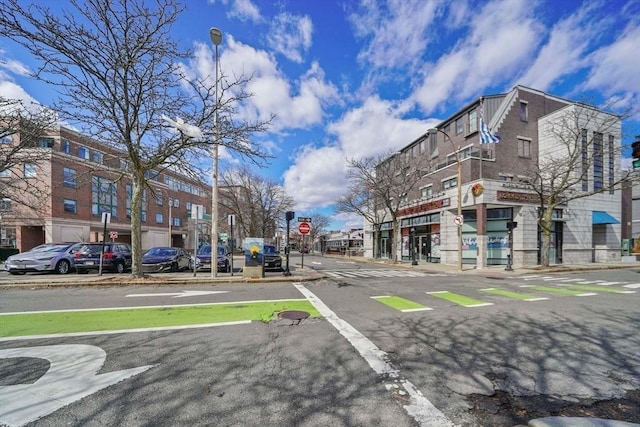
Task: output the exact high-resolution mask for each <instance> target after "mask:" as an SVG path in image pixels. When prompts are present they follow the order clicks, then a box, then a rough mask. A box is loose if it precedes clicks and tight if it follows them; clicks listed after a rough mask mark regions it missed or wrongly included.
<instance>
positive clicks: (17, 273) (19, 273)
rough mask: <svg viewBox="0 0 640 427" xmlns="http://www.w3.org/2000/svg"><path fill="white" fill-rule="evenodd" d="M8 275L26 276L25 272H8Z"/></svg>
mask: <svg viewBox="0 0 640 427" xmlns="http://www.w3.org/2000/svg"><path fill="white" fill-rule="evenodd" d="M9 274H13V275H14V276H22V275H23V274H26V271H10V272H9Z"/></svg>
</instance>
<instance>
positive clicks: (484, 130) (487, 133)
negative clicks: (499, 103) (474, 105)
mask: <svg viewBox="0 0 640 427" xmlns="http://www.w3.org/2000/svg"><path fill="white" fill-rule="evenodd" d="M498 142H500V137H499V136H498V134H496V133H493V132H491V130H490V129H489V126H487V124H486V123H485V122H484V117H482V108H480V143H481V144H496V143H498Z"/></svg>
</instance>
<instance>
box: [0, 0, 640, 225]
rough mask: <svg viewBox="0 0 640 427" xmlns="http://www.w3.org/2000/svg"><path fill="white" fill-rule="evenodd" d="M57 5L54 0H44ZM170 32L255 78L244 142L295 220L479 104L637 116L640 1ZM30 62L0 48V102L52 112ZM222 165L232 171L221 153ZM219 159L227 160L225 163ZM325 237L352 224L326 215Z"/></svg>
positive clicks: (226, 18)
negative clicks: (352, 178)
mask: <svg viewBox="0 0 640 427" xmlns="http://www.w3.org/2000/svg"><path fill="white" fill-rule="evenodd" d="M50 1H52V2H53V0H50ZM186 4H187V10H186V12H185V13H184V15H183V16H182V17H181V18H180V20H179V22H178V24H177V25H176V27H175V36H176V38H177V39H178V40H180V43H182V44H184V45H185V46H188V47H191V48H193V49H194V53H195V54H194V58H193V60H192V61H191V62H190V63H189V64H186V66H187V67H189V68H191V69H192V70H193V72H194V73H198V74H201V75H207V74H210V73H211V70H213V64H214V56H213V49H212V45H211V42H210V40H209V28H210V27H212V26H215V27H218V28H219V29H220V30H222V32H223V41H222V44H221V46H220V47H219V53H220V66H221V69H222V70H223V72H224V74H226V75H230V74H232V73H244V74H245V75H248V74H253V76H254V77H253V79H252V81H251V82H250V85H249V87H248V90H249V91H250V92H253V93H254V96H253V97H252V98H251V101H250V104H249V105H246V106H245V108H243V109H242V110H241V111H240V113H239V114H243V115H245V116H246V117H247V118H254V119H255V118H266V117H268V116H270V115H271V114H275V115H276V119H275V121H274V122H273V126H272V127H271V128H270V131H269V133H267V134H264V135H261V136H260V137H257V138H256V140H255V141H254V142H255V143H257V144H263V145H264V147H265V148H267V149H268V150H269V151H270V152H271V153H272V154H273V155H274V156H275V158H274V159H273V161H272V162H271V166H270V167H269V168H267V169H264V170H262V172H261V173H262V174H263V175H265V176H269V177H272V178H273V179H275V180H277V181H278V182H280V183H281V184H282V185H283V186H284V188H285V190H286V191H287V193H288V194H289V195H291V196H292V197H294V199H295V201H296V207H295V210H296V212H297V213H298V214H299V215H305V214H310V213H311V212H312V211H321V212H323V213H325V214H332V204H333V202H334V201H335V200H336V199H337V198H338V197H340V196H341V195H342V194H343V192H344V191H345V188H346V185H345V179H344V173H345V164H346V159H349V158H360V157H362V156H368V155H376V154H380V153H384V152H387V151H388V150H396V149H399V148H402V147H403V146H405V145H407V144H408V143H410V142H411V141H413V140H414V139H415V138H417V137H418V136H420V135H421V134H423V133H424V132H425V131H426V130H427V129H428V128H429V127H432V126H433V125H434V124H437V123H439V122H440V121H441V120H442V119H444V118H447V117H448V116H449V115H451V114H453V113H455V112H456V111H457V110H458V109H459V108H461V107H462V106H463V105H465V104H466V103H468V102H470V101H472V100H474V99H476V98H478V97H479V96H481V95H486V94H494V93H504V92H506V91H508V90H510V89H511V88H512V87H513V86H515V85H516V84H521V85H525V86H529V87H533V88H535V89H539V90H543V91H546V92H549V93H552V94H554V95H558V96H562V97H566V98H569V99H574V100H582V101H588V102H590V103H592V104H596V105H604V104H607V103H609V102H611V101H612V100H613V99H615V100H617V105H618V106H619V107H620V109H621V111H622V110H624V109H629V108H633V109H634V111H635V114H634V115H633V117H632V118H631V119H629V120H627V121H625V122H624V124H623V133H624V143H627V144H628V143H629V142H630V141H631V140H632V139H633V137H634V135H638V134H640V113H638V106H639V105H640V54H639V53H638V52H639V51H640V47H639V46H640V0H630V1H623V0H602V1H598V0H594V1H589V0H586V1H577V0H561V1H558V0H503V1H473V0H468V1H465V0H456V1H439V0H387V1H383V0H344V1H333V0H313V1H312V0H280V1H277V2H273V1H258V0H209V1H205V0H189V1H188V2H186ZM33 67H34V63H33V60H32V59H31V58H30V57H29V56H28V55H27V54H25V52H23V51H21V50H20V49H19V48H17V47H16V46H15V45H14V44H11V43H9V42H8V41H6V40H0V93H1V94H2V95H3V96H6V97H17V98H23V99H34V100H37V101H39V102H41V103H43V104H47V103H50V102H51V100H52V99H53V97H54V96H55V92H54V90H53V88H49V87H45V86H43V85H42V84H40V83H38V82H36V81H34V80H33V79H32V78H30V77H29V76H28V71H29V70H31V69H33ZM222 157H223V162H222V165H223V167H224V166H231V165H232V164H233V160H232V159H231V158H230V157H229V156H228V155H225V153H224V152H223V153H222ZM225 159H226V160H225ZM334 219H335V222H334V228H343V229H347V228H349V227H351V226H354V227H359V226H361V224H362V221H361V220H359V219H354V218H346V217H337V216H336V217H335V218H334Z"/></svg>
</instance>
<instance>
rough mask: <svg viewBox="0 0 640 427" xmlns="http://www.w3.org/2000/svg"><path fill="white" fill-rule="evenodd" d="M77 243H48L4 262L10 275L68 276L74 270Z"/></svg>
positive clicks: (12, 256)
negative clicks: (47, 272) (44, 274)
mask: <svg viewBox="0 0 640 427" xmlns="http://www.w3.org/2000/svg"><path fill="white" fill-rule="evenodd" d="M75 246H76V243H46V244H44V245H39V246H36V247H35V248H33V249H31V250H29V251H26V252H22V253H20V254H16V255H11V256H10V257H9V258H7V260H6V261H5V262H4V269H5V270H6V271H8V272H9V274H14V275H18V274H25V273H27V272H37V271H42V272H44V271H51V272H56V273H58V274H67V273H69V272H71V271H73V268H74V254H73V252H74V249H75V248H74V247H75Z"/></svg>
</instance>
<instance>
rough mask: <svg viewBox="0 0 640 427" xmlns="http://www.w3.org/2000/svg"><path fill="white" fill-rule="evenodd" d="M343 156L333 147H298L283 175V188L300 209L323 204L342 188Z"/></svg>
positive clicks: (343, 184) (326, 204) (331, 199)
mask: <svg viewBox="0 0 640 427" xmlns="http://www.w3.org/2000/svg"><path fill="white" fill-rule="evenodd" d="M345 172H346V166H345V158H344V154H343V152H342V150H341V149H340V148H339V147H336V146H325V147H314V146H311V145H308V146H304V147H302V148H301V149H300V150H299V151H298V152H297V153H296V155H295V159H294V165H293V166H292V167H290V168H289V169H288V170H287V171H286V172H285V173H284V175H283V177H284V188H285V190H286V192H287V194H289V195H291V196H293V198H294V200H295V202H296V209H297V210H300V211H305V210H313V209H318V208H322V207H326V206H328V205H330V204H332V203H334V202H335V200H337V199H338V198H339V197H340V196H341V195H342V194H343V191H344V189H345V182H344V180H345V178H344V177H345Z"/></svg>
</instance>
